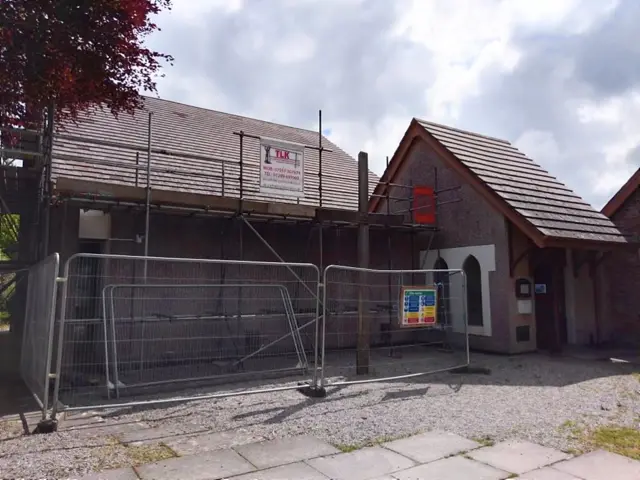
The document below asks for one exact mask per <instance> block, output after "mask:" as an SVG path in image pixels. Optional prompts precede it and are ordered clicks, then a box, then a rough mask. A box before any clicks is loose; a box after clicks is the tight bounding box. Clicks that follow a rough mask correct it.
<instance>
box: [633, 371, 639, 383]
mask: <svg viewBox="0 0 640 480" xmlns="http://www.w3.org/2000/svg"><path fill="white" fill-rule="evenodd" d="M631 376H632V377H633V378H635V379H636V380H637V381H639V382H640V372H633V373H632V374H631Z"/></svg>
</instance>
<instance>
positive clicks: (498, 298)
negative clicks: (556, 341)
mask: <svg viewBox="0 0 640 480" xmlns="http://www.w3.org/2000/svg"><path fill="white" fill-rule="evenodd" d="M436 176H437V188H438V189H439V190H440V189H449V188H451V187H458V186H459V187H460V188H459V189H455V190H448V191H446V192H443V193H442V194H440V195H439V198H438V201H439V202H441V203H443V205H441V206H439V207H438V209H437V223H438V232H437V234H436V235H435V237H434V239H433V241H432V243H431V245H430V249H431V250H436V249H438V248H441V249H445V248H456V247H468V246H476V245H492V244H493V245H495V257H496V270H495V271H494V272H490V276H489V282H490V298H491V327H492V335H491V337H485V336H480V335H472V337H471V339H470V342H471V346H472V347H475V348H479V349H486V350H493V351H508V350H509V349H510V346H509V345H510V339H511V331H510V330H511V328H510V321H509V318H510V306H509V301H508V298H509V297H508V294H509V293H510V292H511V284H512V282H511V281H510V279H509V257H508V255H509V254H508V239H507V229H506V221H505V218H504V216H502V215H501V214H500V213H498V212H496V211H495V210H494V209H492V208H491V206H489V205H488V203H487V202H486V201H485V200H484V199H483V198H482V197H481V196H480V195H479V194H478V193H477V192H476V191H475V190H474V189H473V188H472V187H471V186H469V185H467V184H464V183H463V182H462V180H461V178H460V176H459V175H458V174H457V173H455V172H454V171H452V170H451V169H449V168H448V167H446V166H445V165H444V163H443V162H442V161H441V160H440V159H439V158H438V156H437V155H436V154H435V153H434V152H433V151H432V150H431V149H430V148H429V147H428V146H427V145H425V144H424V143H422V142H420V141H417V142H415V143H414V145H413V147H412V148H411V150H410V152H409V157H408V158H407V159H406V160H405V163H404V167H403V168H402V170H401V171H400V172H399V174H398V176H397V178H396V180H395V181H394V183H397V184H402V185H428V186H435V185H436ZM390 196H391V197H406V198H407V200H405V201H399V200H396V201H394V200H391V201H390V206H389V209H390V211H392V212H394V211H406V210H407V209H408V208H409V206H410V202H409V200H408V198H409V197H410V191H409V190H408V189H404V188H402V187H393V188H392V190H391V191H390ZM445 202H450V203H445ZM386 209H387V206H386V201H383V202H381V206H380V210H379V211H381V212H385V211H386ZM429 241H430V234H428V233H424V234H421V236H420V238H419V241H418V242H417V243H416V246H417V248H418V250H426V249H427V248H429ZM449 267H450V268H453V266H451V265H450V266H449ZM424 268H433V265H424ZM485 321H486V320H485Z"/></svg>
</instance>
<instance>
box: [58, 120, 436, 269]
mask: <svg viewBox="0 0 640 480" xmlns="http://www.w3.org/2000/svg"><path fill="white" fill-rule="evenodd" d="M318 125H319V128H318V144H317V145H304V148H305V149H311V150H315V151H317V152H318V160H319V161H318V170H317V177H318V187H317V194H318V200H317V204H316V205H312V206H309V205H301V204H299V203H295V204H293V203H279V202H270V203H269V202H264V201H256V200H254V199H250V198H248V197H247V195H246V190H247V185H248V184H252V185H254V184H255V180H253V181H252V179H247V177H246V173H245V167H246V161H245V158H244V156H245V139H247V138H251V139H258V140H259V139H260V138H261V137H260V136H259V135H255V134H253V133H251V132H245V131H242V130H240V131H234V132H233V134H234V135H235V136H236V137H237V138H238V140H239V159H238V161H237V162H232V161H230V160H227V159H218V158H214V157H207V156H202V155H197V154H187V153H184V152H178V151H174V150H168V149H164V148H162V149H160V148H154V147H153V142H152V139H153V116H152V113H151V112H149V113H148V132H147V148H146V150H144V151H142V150H141V149H140V147H139V146H135V145H129V144H126V143H123V142H114V141H111V140H103V139H95V138H91V139H88V138H80V137H78V136H74V135H67V134H60V135H58V136H57V137H58V138H60V139H61V140H76V141H77V140H82V142H84V143H87V144H95V145H98V146H105V147H117V148H122V149H127V150H133V151H135V157H136V163H135V165H128V164H122V163H119V162H118V161H106V162H104V161H101V162H102V163H105V164H111V163H113V166H118V167H121V168H124V169H133V170H134V172H135V173H134V176H135V186H134V187H133V188H131V187H123V188H117V187H118V186H117V185H115V186H114V185H112V187H113V188H112V191H111V192H109V188H108V187H109V185H107V184H102V185H101V186H100V189H99V190H100V191H95V190H93V191H92V189H91V188H86V189H83V186H82V185H78V182H77V181H72V182H68V181H67V180H66V179H65V178H60V179H58V182H57V187H56V193H55V196H54V199H55V203H56V204H58V205H60V204H73V205H77V206H81V207H82V208H87V209H97V210H107V211H110V210H112V209H118V208H124V209H127V210H137V211H140V210H142V211H144V217H145V225H144V233H143V234H142V237H143V239H144V255H145V256H147V255H148V253H149V240H150V232H149V218H150V215H151V214H152V213H157V212H160V213H168V214H178V215H187V216H191V217H196V216H206V217H212V216H213V217H218V218H232V219H236V220H237V221H238V222H239V223H240V224H241V225H243V226H244V227H247V228H248V229H249V230H250V231H251V232H252V233H253V234H255V235H257V236H258V237H259V238H260V241H261V242H262V243H264V244H265V246H266V247H267V248H268V249H269V250H270V251H271V252H272V253H273V254H274V256H275V257H276V258H277V259H278V260H280V261H282V256H281V255H280V254H279V253H278V252H277V251H276V250H275V249H273V246H271V245H270V243H269V242H268V241H267V240H266V239H265V238H264V237H262V236H261V235H260V234H259V232H258V231H257V230H256V229H255V228H253V227H252V225H253V224H255V223H258V222H268V223H278V224H292V223H293V224H307V225H312V226H313V227H314V228H313V230H315V232H316V233H315V234H314V235H317V245H318V250H319V258H318V262H317V263H318V266H319V267H320V268H322V267H323V266H324V263H325V262H324V249H325V245H324V244H325V242H324V234H325V231H326V230H327V229H328V228H331V229H355V228H358V229H360V231H361V232H364V231H369V230H371V229H374V230H383V231H386V232H387V233H388V234H389V235H390V234H391V232H393V231H404V232H409V234H410V235H412V236H415V235H417V234H419V233H424V232H427V233H428V234H429V236H430V238H433V236H434V235H435V232H436V231H437V224H436V223H435V222H434V223H431V224H425V223H418V222H416V221H415V213H416V212H417V211H419V210H420V209H421V208H423V207H420V206H416V205H414V203H415V198H414V194H415V192H416V186H415V185H401V184H397V183H393V182H386V183H385V182H382V184H383V185H384V186H385V188H386V193H385V194H384V195H380V196H381V197H383V198H384V200H385V202H386V211H385V212H369V211H368V204H369V199H370V198H372V196H371V195H370V192H369V182H368V180H369V178H368V175H369V170H368V156H367V155H366V154H364V155H360V156H359V160H358V162H359V167H358V168H359V175H358V186H357V188H358V192H361V193H359V206H358V210H357V211H349V210H344V209H337V208H331V207H327V206H326V203H325V200H324V197H323V193H324V192H326V190H327V186H326V184H325V183H326V181H327V178H329V179H331V177H332V174H331V173H327V172H326V171H323V161H322V156H323V153H324V152H331V150H330V149H328V148H326V147H325V146H324V145H323V136H322V111H319V113H318ZM154 155H163V156H165V157H170V158H171V157H173V158H176V159H177V158H180V159H185V160H189V159H193V160H200V161H203V160H206V161H210V162H220V163H221V170H222V175H221V176H220V177H219V178H218V177H216V176H215V175H213V176H212V175H211V174H209V173H206V172H197V171H194V172H189V173H188V175H189V176H190V177H191V176H193V177H194V178H197V179H200V178H202V179H205V178H208V179H209V180H212V177H213V179H214V180H215V181H216V182H217V183H218V184H219V185H220V193H221V195H220V196H207V198H206V199H203V198H200V197H202V196H200V195H197V196H196V195H192V196H191V198H188V199H187V198H186V197H187V196H189V194H188V193H185V192H171V191H168V190H167V189H164V188H163V189H155V188H154V185H153V182H152V175H153V174H176V173H177V172H178V173H183V172H180V170H179V169H178V168H166V167H159V166H156V165H153V163H154V162H153V157H154ZM143 156H144V157H146V162H142V161H141V158H142V157H143ZM61 158H62V159H67V160H76V161H83V162H87V163H93V162H94V161H95V160H94V159H91V158H82V157H79V156H78V157H76V156H73V157H70V156H68V155H64V156H61ZM230 163H233V164H234V166H233V167H230V166H229V164H230ZM234 169H235V170H237V171H238V176H237V178H235V179H233V178H232V175H230V172H231V171H233V170H234ZM333 176H334V177H335V174H333ZM230 179H233V180H237V184H238V185H237V190H235V189H232V188H230V186H229V182H230ZM391 188H396V189H403V190H408V191H409V196H408V197H407V195H400V196H395V195H393V194H391V193H390V190H391ZM83 190H84V191H83ZM105 190H106V193H107V195H105ZM172 193H175V195H172ZM435 193H436V195H437V193H438V192H437V191H436V192H435ZM374 196H375V195H374ZM119 197H120V198H119ZM172 197H173V198H172ZM195 197H198V198H195ZM185 199H187V200H191V201H192V202H187V201H185ZM403 201H404V202H408V206H406V207H405V208H404V209H403V210H396V211H394V210H393V209H392V208H391V206H390V204H391V203H392V202H396V203H398V202H403ZM189 203H191V204H189ZM363 229H365V230H363ZM244 230H245V228H242V227H240V228H239V231H240V232H241V234H240V239H239V242H240V247H241V248H240V252H241V258H242V257H243V256H244V255H243V251H244V250H243V248H242V246H243V243H244V242H243V233H242V232H243V231H244ZM361 246H362V247H364V244H362V245H361ZM365 255H366V252H365ZM414 264H416V265H417V262H416V261H415V259H414Z"/></svg>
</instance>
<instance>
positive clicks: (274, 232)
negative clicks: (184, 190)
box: [51, 207, 412, 369]
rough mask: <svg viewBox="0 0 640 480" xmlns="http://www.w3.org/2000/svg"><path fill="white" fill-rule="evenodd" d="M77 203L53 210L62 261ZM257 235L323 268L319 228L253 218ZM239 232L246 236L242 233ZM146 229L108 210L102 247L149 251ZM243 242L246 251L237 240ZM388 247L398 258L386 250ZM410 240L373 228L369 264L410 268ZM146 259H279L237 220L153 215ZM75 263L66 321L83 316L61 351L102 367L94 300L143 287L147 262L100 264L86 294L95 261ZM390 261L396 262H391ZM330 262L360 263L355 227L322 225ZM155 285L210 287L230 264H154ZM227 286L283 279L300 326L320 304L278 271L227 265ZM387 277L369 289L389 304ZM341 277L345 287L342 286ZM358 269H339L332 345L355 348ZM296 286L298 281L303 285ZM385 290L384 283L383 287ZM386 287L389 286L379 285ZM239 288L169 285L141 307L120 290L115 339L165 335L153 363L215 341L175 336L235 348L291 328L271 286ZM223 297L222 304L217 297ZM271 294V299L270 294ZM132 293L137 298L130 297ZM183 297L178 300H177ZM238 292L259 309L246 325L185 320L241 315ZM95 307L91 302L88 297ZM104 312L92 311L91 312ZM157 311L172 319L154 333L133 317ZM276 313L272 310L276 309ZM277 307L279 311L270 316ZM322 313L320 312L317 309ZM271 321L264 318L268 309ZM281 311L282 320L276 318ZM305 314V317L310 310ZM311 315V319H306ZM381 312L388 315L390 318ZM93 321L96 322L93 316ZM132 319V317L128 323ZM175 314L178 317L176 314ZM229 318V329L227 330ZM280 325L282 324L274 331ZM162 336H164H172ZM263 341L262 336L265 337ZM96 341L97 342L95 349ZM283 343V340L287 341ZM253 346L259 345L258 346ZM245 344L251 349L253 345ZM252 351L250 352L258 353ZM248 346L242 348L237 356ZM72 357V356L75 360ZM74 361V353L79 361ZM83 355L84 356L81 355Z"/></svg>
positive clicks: (54, 242) (332, 290)
mask: <svg viewBox="0 0 640 480" xmlns="http://www.w3.org/2000/svg"><path fill="white" fill-rule="evenodd" d="M78 217H79V210H78V209H77V208H71V207H67V208H66V211H65V208H56V209H55V210H54V212H53V215H52V232H51V248H52V250H54V251H59V252H60V254H61V261H62V264H63V265H64V263H65V261H66V260H67V259H68V258H69V257H71V256H72V255H73V254H74V253H76V252H78V251H79V249H80V240H79V239H78ZM252 224H253V225H254V226H255V228H256V230H258V231H259V233H260V235H262V236H263V237H264V239H265V240H267V242H269V244H270V245H271V246H272V247H273V248H274V249H275V250H276V251H277V252H278V253H279V254H280V255H281V256H282V257H283V259H284V260H285V261H287V262H304V263H313V264H315V265H319V264H320V248H319V247H320V244H319V231H318V227H317V226H314V225H310V224H298V225H295V224H289V225H283V224H279V223H275V222H272V223H261V222H258V221H255V222H253V223H252ZM241 229H242V234H241V233H240V230H241ZM143 233H144V213H143V212H125V211H122V210H120V211H119V210H113V211H112V212H111V236H112V237H113V239H119V240H112V241H109V242H106V243H105V244H103V252H104V253H111V254H119V255H138V256H139V255H143V253H144V247H143V243H136V242H134V241H126V240H132V239H134V238H135V237H136V235H142V234H143ZM241 244H242V249H241V248H240V245H241ZM389 252H391V256H389ZM411 252H412V240H411V235H409V234H408V233H406V232H399V231H393V232H388V231H385V230H376V229H373V228H372V230H371V234H370V253H371V258H370V266H371V268H379V269H386V268H389V266H390V267H391V268H410V267H411V264H412V253H411ZM149 255H150V256H154V257H178V258H198V259H221V258H224V259H228V260H245V261H262V262H264V261H266V262H278V259H277V258H276V256H275V255H274V254H273V253H272V252H271V251H270V250H269V249H268V247H267V246H266V245H264V243H263V242H261V241H260V239H259V238H258V237H257V236H256V235H255V234H254V233H253V232H252V231H251V230H250V229H249V228H248V227H247V226H246V225H244V224H243V222H242V221H241V220H240V219H228V220H225V219H219V218H212V217H208V218H204V217H187V216H177V215H169V214H159V213H155V214H152V215H151V219H150V236H149ZM84 260H86V259H83V260H80V261H75V260H74V261H72V262H71V263H70V269H69V271H70V280H69V282H68V288H69V295H68V299H67V302H66V306H67V319H72V320H76V321H77V325H75V326H70V327H69V331H68V332H67V335H66V340H65V341H66V342H67V344H68V345H73V349H72V350H73V351H69V349H65V352H64V356H63V368H64V365H67V366H68V369H71V366H72V365H78V364H80V363H84V364H86V365H100V364H103V363H104V353H103V352H104V349H103V348H101V345H102V344H103V343H102V342H103V338H104V336H103V333H102V332H103V327H102V323H101V320H100V317H101V310H100V309H101V299H99V302H96V300H98V299H97V296H98V295H100V294H101V292H102V289H103V288H104V286H105V285H107V284H118V283H122V284H127V285H131V284H137V283H141V281H142V271H143V264H144V262H143V261H141V260H130V259H117V260H115V259H111V260H101V261H100V266H99V273H98V276H99V278H100V280H99V282H98V284H99V285H98V286H97V287H95V288H96V290H95V292H98V293H92V294H89V295H87V294H86V293H84V292H85V290H83V283H84V284H86V282H87V281H88V277H87V274H86V272H87V268H88V267H89V265H88V262H86V261H84ZM389 260H390V261H389ZM330 264H339V265H351V266H355V265H356V264H357V229H356V228H346V227H340V228H336V227H329V226H327V227H325V228H324V230H323V255H322V267H326V266H327V265H330ZM147 268H148V278H149V283H170V284H173V283H183V284H184V283H190V284H194V283H211V282H212V281H216V279H220V278H222V277H223V269H222V268H221V267H220V265H219V264H215V265H212V264H207V262H196V263H189V264H186V265H185V264H184V263H181V262H178V261H161V262H148V264H147ZM294 269H295V270H296V273H298V274H299V275H300V276H301V277H303V280H305V282H309V285H311V286H312V287H314V288H315V285H314V284H313V279H312V278H311V276H310V275H311V274H312V271H310V270H300V269H296V268H294ZM224 275H225V278H226V282H227V283H231V282H233V281H234V279H235V280H242V281H243V282H246V281H251V280H255V281H256V283H261V282H272V283H273V282H276V281H277V283H282V284H285V285H287V287H288V289H289V292H290V295H291V297H292V301H293V303H294V309H295V312H296V315H297V316H298V315H299V316H300V318H298V321H299V323H305V322H306V321H308V320H309V319H310V318H311V317H309V315H308V314H307V311H308V310H311V309H312V307H315V299H314V297H313V295H312V294H309V293H308V292H307V291H305V290H304V288H300V285H299V282H297V281H296V279H295V277H294V276H293V275H292V274H291V273H290V272H288V271H287V270H286V269H285V268H275V267H274V268H271V267H264V266H262V267H260V266H255V267H254V266H242V267H229V268H227V269H226V273H224ZM387 280H388V278H387V277H386V276H384V275H377V276H375V275H372V276H370V278H369V280H368V281H369V282H370V288H371V290H372V291H375V292H376V299H375V300H376V302H379V303H381V304H386V303H389V298H387V296H388V294H387V292H388V290H387ZM341 282H344V283H341ZM357 282H358V278H357V275H356V274H355V273H354V274H344V273H342V274H339V275H337V276H336V277H334V279H333V281H332V282H329V283H330V285H329V287H328V300H329V301H328V302H327V303H332V304H331V308H332V309H334V310H335V311H338V312H341V313H335V314H333V315H332V318H331V321H330V322H328V323H327V332H328V337H327V348H332V347H353V346H354V345H355V342H356V333H357V315H354V314H353V313H349V312H350V311H353V310H354V309H357V298H358V293H357V290H358V288H357ZM296 284H298V286H296ZM376 287H379V288H376ZM382 287H384V288H382ZM242 290H243V292H242V293H241V294H240V293H239V291H238V290H233V289H224V293H222V294H221V293H220V292H219V291H216V292H215V295H213V296H215V297H216V298H208V297H207V294H206V292H204V291H203V292H198V291H195V292H194V291H193V290H191V291H187V290H186V289H185V291H182V290H179V289H175V288H174V289H171V288H168V289H166V290H162V289H159V290H153V293H150V292H145V297H146V300H145V301H144V305H142V302H141V301H139V299H129V300H127V299H126V298H124V300H123V299H122V298H123V297H126V295H127V291H126V289H125V290H120V292H121V298H120V299H116V302H115V304H114V306H113V310H114V311H115V317H116V318H120V319H121V320H122V322H121V323H122V324H121V325H120V326H119V327H118V332H117V336H118V338H140V337H141V336H144V338H148V337H149V335H153V338H159V339H161V340H160V341H158V342H157V347H155V350H154V349H152V348H151V347H150V346H147V347H146V350H145V358H146V361H150V362H153V361H158V362H160V361H164V359H165V357H166V355H167V352H169V353H171V355H172V356H174V357H181V356H188V355H189V354H191V355H196V356H197V355H200V353H199V352H200V351H202V352H205V353H202V355H206V354H207V353H206V351H207V349H208V351H209V354H211V353H210V352H211V349H212V348H214V347H212V346H211V342H207V341H203V342H202V343H201V344H200V343H198V342H195V343H194V342H192V341H185V342H177V341H175V340H171V339H175V338H187V337H193V336H194V335H195V336H196V337H198V336H201V337H203V338H205V339H206V338H216V337H218V338H220V337H231V336H233V337H235V339H236V340H235V342H231V343H235V345H231V344H230V345H226V346H225V345H219V346H217V347H215V348H216V349H217V350H220V351H223V350H231V349H236V350H237V349H238V348H240V349H243V348H247V349H249V350H251V349H252V348H253V346H252V345H246V344H244V343H242V342H238V339H240V340H243V337H244V336H245V333H246V332H249V331H250V332H253V333H255V334H257V335H259V336H269V338H271V339H273V338H278V337H279V336H280V335H282V334H284V333H286V331H287V330H286V328H287V323H286V319H285V317H284V315H283V314H282V313H277V312H278V311H279V312H282V308H280V310H278V308H279V307H282V302H279V301H278V299H277V298H275V296H274V295H273V294H270V292H271V291H269V292H267V291H266V290H265V289H264V288H260V287H258V288H254V289H253V290H252V289H251V288H247V287H244V288H243V289H242ZM392 292H393V293H392V294H391V296H392V297H393V298H392V300H393V303H394V304H395V303H397V297H396V295H395V292H396V289H395V288H394V289H393V290H392ZM220 295H222V297H223V298H222V300H221V301H220V298H218V297H219V296H220ZM265 295H269V298H267V299H265V298H264V296H265ZM88 296H93V298H94V301H93V302H92V303H93V305H94V306H93V307H91V308H88V309H87V307H86V303H87V302H86V300H87V298H88ZM129 296H130V297H132V298H133V297H134V296H133V295H131V294H129ZM178 296H180V298H177V297H178ZM238 298H242V314H243V315H248V314H254V313H255V314H257V315H256V319H253V320H247V321H245V320H242V321H239V322H217V325H216V322H212V321H211V320H210V319H209V318H201V319H200V318H195V319H193V318H190V319H188V320H186V319H185V320H182V318H184V317H188V316H191V317H193V316H194V315H195V316H197V315H202V316H204V317H206V316H207V314H208V313H207V312H216V313H215V314H216V315H219V314H221V313H224V314H225V315H231V316H233V315H235V314H236V313H233V312H237V311H238ZM89 303H91V302H89ZM95 310H97V311H96V312H95V313H94V311H95ZM143 310H144V316H145V317H148V316H149V315H150V314H152V315H155V314H158V315H159V314H163V315H166V317H167V318H166V320H163V319H162V318H160V317H159V318H158V321H154V322H153V330H149V327H148V326H147V327H144V328H145V331H144V332H143V331H142V328H143V327H142V326H141V325H140V322H136V321H135V319H136V318H140V316H142V315H143V313H142V312H143ZM267 311H269V312H271V313H269V312H267ZM274 311H275V312H276V313H275V314H274V313H273V312H274ZM313 311H315V310H313ZM267 314H269V315H271V317H269V318H267V317H268V315H267ZM278 315H280V316H281V317H282V318H279V317H278ZM305 315H307V316H305ZM303 317H304V318H303ZM377 317H378V316H376V318H375V319H374V320H373V321H372V325H371V342H372V345H375V344H378V343H380V342H381V341H382V328H381V326H380V325H381V324H382V323H385V322H386V321H387V317H388V315H387V314H385V315H380V316H379V317H380V318H379V319H378V318H377ZM383 317H384V318H383ZM90 319H94V320H90ZM131 319H133V320H131ZM176 319H177V320H176ZM228 323H232V325H231V326H232V327H233V329H235V330H234V331H233V332H232V333H231V334H230V332H229V331H228V328H229V325H228ZM274 329H275V330H274ZM305 333H306V335H303V341H304V342H305V346H306V347H307V349H309V350H311V348H312V346H313V329H312V328H309V329H308V330H307V331H306V332H305ZM163 339H167V341H166V342H165V341H164V340H163ZM262 343H264V342H262ZM90 344H93V346H94V348H92V347H90V346H89V345H90ZM285 348H286V346H285ZM138 349H139V342H137V343H136V342H135V341H134V342H129V344H126V343H124V342H122V343H121V344H120V346H119V347H118V355H119V362H121V363H122V364H123V365H126V364H131V365H134V364H135V362H136V361H137V360H136V359H138V358H139V356H140V354H139V351H138ZM253 349H255V348H253ZM249 350H248V351H249ZM251 351H252V350H251ZM243 353H247V352H240V354H243ZM74 355H75V357H74ZM76 357H77V358H76ZM80 357H82V358H80Z"/></svg>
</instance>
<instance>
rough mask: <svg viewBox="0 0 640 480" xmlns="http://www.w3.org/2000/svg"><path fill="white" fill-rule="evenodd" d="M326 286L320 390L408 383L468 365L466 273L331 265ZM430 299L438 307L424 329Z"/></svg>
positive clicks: (325, 275)
mask: <svg viewBox="0 0 640 480" xmlns="http://www.w3.org/2000/svg"><path fill="white" fill-rule="evenodd" d="M323 286H324V293H323V300H322V304H323V315H322V320H323V321H322V334H321V338H322V345H321V348H320V349H321V375H320V377H321V379H320V385H321V386H328V385H347V384H352V383H364V382H377V381H382V380H393V379H401V378H410V377H415V376H420V375H426V374H429V373H435V372H442V371H448V370H453V369H456V368H460V367H465V366H468V365H469V338H468V325H467V323H468V322H467V307H466V280H465V276H464V273H463V271H462V270H374V269H363V268H357V267H346V266H338V265H330V266H328V267H327V268H326V269H325V271H324V274H323ZM421 299H424V300H421ZM428 299H431V300H428ZM427 301H432V302H433V305H431V308H432V310H431V312H432V313H435V315H434V318H433V320H431V319H427V320H425V321H424V323H420V319H419V312H420V311H421V309H422V307H425V308H426V306H427V305H426V304H425V305H423V304H422V303H421V302H427ZM403 311H404V312H406V316H405V318H406V319H407V320H406V321H407V322H408V323H407V324H406V325H404V324H403V323H402V321H401V319H402V317H403ZM410 311H412V312H413V313H409V312H410ZM424 311H427V310H424Z"/></svg>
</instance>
